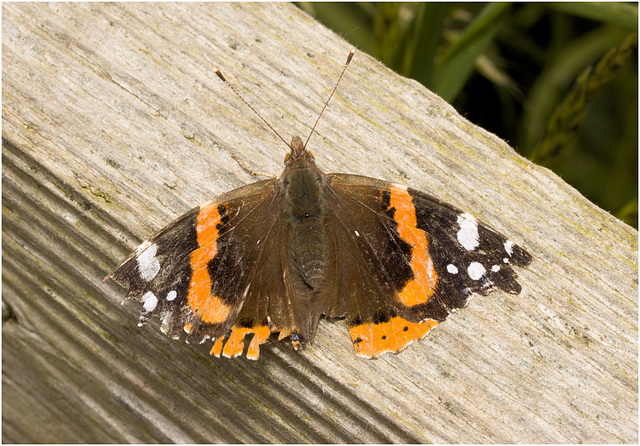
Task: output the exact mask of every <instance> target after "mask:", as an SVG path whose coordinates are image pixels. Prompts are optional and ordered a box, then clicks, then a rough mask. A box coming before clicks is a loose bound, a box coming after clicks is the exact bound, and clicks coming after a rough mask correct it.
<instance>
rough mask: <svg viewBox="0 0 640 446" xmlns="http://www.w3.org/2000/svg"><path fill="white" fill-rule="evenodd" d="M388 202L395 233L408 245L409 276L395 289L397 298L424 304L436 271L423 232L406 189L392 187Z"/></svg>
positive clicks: (430, 295) (410, 305) (435, 282)
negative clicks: (392, 216)
mask: <svg viewBox="0 0 640 446" xmlns="http://www.w3.org/2000/svg"><path fill="white" fill-rule="evenodd" d="M390 192H391V202H390V206H391V207H394V208H395V209H396V212H395V215H394V218H395V220H396V222H397V223H398V235H399V236H400V238H402V240H404V241H405V242H407V243H408V244H409V245H411V269H412V270H413V275H414V277H413V279H412V280H410V281H409V282H407V284H406V285H405V287H404V288H403V289H402V291H400V292H399V293H398V297H399V299H400V302H402V303H403V304H404V305H405V306H407V307H412V306H415V305H420V304H425V303H427V302H428V301H429V299H430V298H431V297H432V296H433V294H434V293H435V290H436V284H437V283H438V275H437V274H436V270H435V268H434V266H433V261H432V260H431V256H430V255H429V242H428V241H427V234H426V233H425V232H424V231H423V230H422V229H420V228H418V221H417V219H416V208H415V206H414V205H413V198H412V197H411V195H409V193H408V192H407V191H406V189H402V188H399V187H392V188H391V190H390Z"/></svg>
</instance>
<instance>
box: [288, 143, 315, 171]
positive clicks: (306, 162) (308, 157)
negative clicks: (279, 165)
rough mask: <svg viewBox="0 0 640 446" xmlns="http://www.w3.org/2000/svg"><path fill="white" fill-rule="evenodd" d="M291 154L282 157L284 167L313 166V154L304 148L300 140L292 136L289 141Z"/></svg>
mask: <svg viewBox="0 0 640 446" xmlns="http://www.w3.org/2000/svg"><path fill="white" fill-rule="evenodd" d="M289 147H290V148H291V152H290V153H287V154H286V155H285V156H284V165H285V166H287V167H294V166H295V167H308V166H311V165H313V164H315V161H314V159H315V158H314V157H313V154H312V153H311V152H309V151H307V149H306V148H305V147H304V144H303V143H302V139H300V137H299V136H297V135H296V136H294V137H293V138H292V139H291V145H290V146H289Z"/></svg>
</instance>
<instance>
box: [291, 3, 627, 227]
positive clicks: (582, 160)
mask: <svg viewBox="0 0 640 446" xmlns="http://www.w3.org/2000/svg"><path fill="white" fill-rule="evenodd" d="M297 5H298V7H300V8H301V9H303V10H305V11H307V12H308V13H309V14H311V15H313V16H314V17H316V18H317V19H318V20H319V21H321V22H322V23H324V24H325V25H326V26H327V27H329V28H331V29H333V30H334V31H336V32H337V33H339V34H340V35H342V36H343V37H344V38H346V39H347V40H348V41H350V42H351V43H352V44H353V45H354V46H355V47H357V48H358V49H359V50H361V51H364V52H367V53H369V54H371V55H373V56H374V57H376V58H377V59H379V60H381V61H382V62H383V63H385V64H386V65H387V66H388V67H390V68H392V69H393V70H395V71H396V72H398V73H400V74H402V75H404V76H407V77H411V78H414V79H416V80H418V81H420V82H421V83H422V84H423V85H425V86H426V87H427V88H429V89H430V90H432V91H433V92H435V93H437V94H438V95H440V96H441V97H442V98H443V99H445V100H446V101H448V102H449V103H451V104H452V105H453V106H454V107H455V108H456V109H457V110H458V112H459V113H461V114H462V115H463V116H465V117H466V118H467V119H469V120H470V121H472V122H474V123H475V124H477V125H479V126H481V127H483V128H485V129H487V130H489V131H491V132H493V133H495V134H496V135H498V136H500V137H501V138H503V139H504V140H506V141H508V142H509V143H510V144H511V145H512V146H513V147H515V148H516V149H517V150H518V151H519V152H520V153H521V154H522V155H524V156H526V157H529V158H530V159H532V160H534V161H535V162H536V163H538V164H541V165H544V166H547V167H549V168H551V169H552V170H554V171H555V172H556V173H557V174H558V175H560V176H561V177H563V178H564V179H565V180H566V181H567V182H568V183H570V184H572V185H573V186H574V187H576V188H577V189H578V190H580V191H581V193H582V194H584V195H585V196H586V197H588V198H589V199H590V200H592V201H593V202H594V203H596V204H597V205H599V206H600V207H602V208H604V209H606V210H608V211H609V212H611V213H613V214H614V215H616V216H617V217H618V218H620V219H622V220H623V221H625V222H627V223H628V224H630V225H633V226H635V227H636V228H637V227H638V53H637V42H638V36H637V29H638V4H637V3H440V2H437V3H298V4H297Z"/></svg>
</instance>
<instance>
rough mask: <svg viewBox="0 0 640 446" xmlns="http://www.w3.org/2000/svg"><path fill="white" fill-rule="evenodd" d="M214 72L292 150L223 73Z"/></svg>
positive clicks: (216, 70)
mask: <svg viewBox="0 0 640 446" xmlns="http://www.w3.org/2000/svg"><path fill="white" fill-rule="evenodd" d="M214 71H215V73H216V74H217V75H218V77H219V78H220V79H221V80H222V82H224V83H225V84H227V86H228V87H229V88H231V90H232V91H233V92H234V93H235V94H236V95H237V96H238V97H239V98H240V99H241V100H242V102H244V103H245V104H247V107H249V108H250V109H251V111H253V112H254V113H255V114H256V115H258V118H260V119H262V122H264V123H265V124H266V125H267V127H269V128H270V129H271V130H273V133H275V134H276V135H277V136H278V138H280V139H281V140H282V141H283V142H284V143H285V144H286V145H287V147H289V148H291V146H290V145H289V143H288V142H287V141H285V139H284V138H283V137H282V136H280V133H278V132H277V131H276V129H274V128H273V127H272V126H271V124H269V123H268V122H267V120H266V119H264V118H263V117H262V115H261V114H260V113H258V111H257V110H256V109H255V108H253V107H252V106H251V104H249V103H248V102H247V101H245V99H244V98H243V97H242V95H241V94H240V93H238V91H237V90H236V89H235V88H233V85H231V84H230V83H229V81H228V80H227V79H225V77H224V76H223V75H222V72H221V71H220V70H218V69H217V68H216V69H215V70H214Z"/></svg>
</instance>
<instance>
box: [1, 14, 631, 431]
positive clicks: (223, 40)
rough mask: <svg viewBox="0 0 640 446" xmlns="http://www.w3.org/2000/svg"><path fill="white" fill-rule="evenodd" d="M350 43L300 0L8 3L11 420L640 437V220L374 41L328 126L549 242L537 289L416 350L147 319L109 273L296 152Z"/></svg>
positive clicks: (363, 157)
mask: <svg viewBox="0 0 640 446" xmlns="http://www.w3.org/2000/svg"><path fill="white" fill-rule="evenodd" d="M349 49H350V47H349V46H348V45H347V44H346V43H345V42H344V41H343V40H342V39H340V38H339V37H338V36H335V35H334V34H332V33H331V32H330V31H328V30H326V29H325V28H323V27H322V26H321V25H319V24H317V23H316V22H314V21H313V20H312V19H310V18H309V17H307V16H306V15H304V14H303V13H301V12H300V11H298V10H297V9H295V8H294V7H292V6H290V5H286V4H211V3H208V4H192V3H187V4H123V3H111V4H102V3H86V4H63V3H54V4H38V3H19V4H18V3H14V4H11V3H5V4H3V55H2V57H3V128H2V132H3V441H5V442H15V441H26V442H76V441H82V442H155V441H163V442H185V441H191V442H214V441H215V442H231V441H247V442H249V441H251V442H312V441H313V442H348V441H365V442H382V441H385V442H410V441H418V442H423V441H424V442H428V441H433V442H489V441H491V442H531V441H534V442H607V443H622V442H637V441H638V434H637V403H638V400H637V390H638V389H637V353H638V350H637V334H638V333H637V320H638V319H637V280H636V279H637V232H636V231H635V230H633V229H632V228H630V227H628V226H626V225H624V224H623V223H621V222H620V221H618V220H616V219H615V218H613V217H611V216H610V215H608V214H607V213H606V212H604V211H602V210H600V209H598V208H597V207H596V206H594V205H593V204H591V203H590V202H589V201H588V200H586V199H585V198H584V197H582V196H581V195H580V194H578V193H577V192H576V191H575V190H573V189H572V188H571V187H570V186H568V185H566V184H565V183H564V182H562V181H561V180H560V179H559V178H558V177H556V176H555V175H554V174H552V173H551V172H549V171H548V170H546V169H542V168H539V167H536V166H535V165H532V164H531V163H529V162H527V161H525V160H523V159H522V158H520V157H518V156H517V155H516V154H515V153H514V152H513V151H512V150H511V149H510V148H509V147H508V146H507V145H506V144H505V143H504V142H503V141H500V140H499V139H498V138H496V137H495V136H494V135H491V134H488V133H487V132H485V131H483V130H482V129H479V128H477V127H475V126H473V125H472V124H471V123H469V122H467V121H465V120H464V119H463V118H461V117H460V116H459V115H458V114H457V113H456V112H455V111H454V110H453V109H452V108H451V107H450V106H449V105H447V104H446V103H444V102H443V101H442V100H440V99H439V98H438V97H437V96H435V95H433V94H432V93H430V92H429V91H427V90H426V89H424V88H423V87H421V86H420V85H418V84H417V83H415V82H413V81H409V80H406V79H404V78H402V77H400V76H397V75H396V74H394V73H392V72H390V71H389V70H387V69H386V68H384V67H383V66H381V65H380V64H379V63H378V62H376V61H375V60H373V59H372V58H370V57H368V56H366V55H365V54H361V53H357V54H356V58H355V59H354V62H353V63H352V65H351V67H350V68H349V71H348V72H347V75H346V76H345V79H344V80H343V82H342V84H341V85H340V88H339V91H338V93H337V94H336V97H335V99H334V100H333V102H332V103H331V105H330V108H329V109H328V110H327V112H326V114H325V117H323V120H322V122H321V124H320V125H319V127H318V134H317V135H316V136H314V138H313V139H312V141H311V147H313V149H312V150H313V151H314V154H315V155H316V158H317V160H318V164H319V165H320V166H321V167H322V168H324V170H325V171H334V172H335V171H345V172H350V173H358V174H365V175H369V176H375V177H379V178H383V179H387V180H391V181H395V182H399V183H404V184H410V185H412V186H414V187H416V188H418V189H421V190H424V191H427V192H430V193H432V194H434V195H437V196H439V197H441V198H443V199H446V200H448V201H450V202H452V203H453V204H455V205H457V206H459V207H461V208H463V209H465V210H466V211H468V212H470V213H472V214H474V215H476V216H478V217H479V218H481V219H483V220H485V221H486V222H488V223H489V224H490V225H492V226H494V227H495V228H496V229H498V230H500V231H501V232H504V233H506V234H509V236H510V237H511V238H513V239H514V240H515V241H516V242H517V243H519V244H522V245H523V246H525V247H526V248H527V249H528V250H529V251H530V252H531V253H532V254H533V255H534V261H533V263H532V264H531V266H530V267H529V268H528V269H526V270H520V271H519V276H520V281H521V283H522V284H523V292H522V293H521V294H520V295H518V296H513V295H508V294H504V293H499V292H494V293H492V294H491V295H489V296H486V297H483V298H480V299H476V300H474V301H472V303H471V304H470V305H469V307H468V308H466V309H464V310H462V311H460V312H458V313H456V314H455V315H453V316H452V317H450V318H449V320H448V321H447V322H446V323H444V324H442V325H441V326H440V327H438V328H437V330H435V331H434V332H433V333H431V334H430V335H429V337H428V338H427V339H425V340H424V341H422V342H420V343H416V344H413V345H411V346H410V347H409V348H407V349H406V350H405V351H404V352H403V353H401V354H400V355H393V356H389V355H387V356H384V357H382V358H380V359H378V360H375V361H367V360H362V359H356V357H355V356H354V355H353V351H352V348H351V342H350V339H349V337H348V335H347V333H346V330H345V328H344V324H343V323H342V322H341V321H323V322H321V324H320V329H319V333H318V335H317V338H316V342H315V344H314V345H312V346H309V347H308V348H306V349H305V350H304V351H303V352H302V353H299V352H294V351H292V349H291V347H290V346H288V345H284V344H282V345H281V344H273V345H269V346H266V347H264V348H263V349H262V351H261V359H260V360H259V361H258V362H250V361H247V360H235V361H230V360H217V359H215V358H211V357H209V356H208V350H209V346H207V345H203V346H190V345H186V344H184V343H181V342H174V341H171V340H169V339H168V338H166V337H164V336H163V335H162V334H161V333H159V331H158V330H156V328H157V324H155V327H154V326H152V325H154V324H150V325H148V326H145V327H144V328H142V329H138V328H137V326H136V322H137V316H138V311H139V304H136V303H134V302H127V303H126V304H125V305H124V306H121V305H120V302H121V299H122V296H123V295H124V290H122V289H119V288H118V287H117V286H116V285H115V284H113V283H110V282H103V281H102V278H103V277H104V276H105V275H106V273H107V272H108V271H110V269H111V268H113V267H114V266H115V265H116V263H117V261H118V260H120V259H121V258H123V257H124V256H125V255H126V254H128V252H129V251H130V250H131V249H133V248H134V247H135V246H136V245H137V244H138V243H139V242H140V241H141V240H142V239H144V238H146V237H148V236H150V235H151V234H152V233H154V232H155V231H156V230H158V229H160V228H161V227H162V226H164V225H165V224H167V223H168V222H170V221H171V220H172V219H173V218H175V217H177V216H179V215H180V214H181V213H183V212H184V211H186V210H188V209H189V208H191V207H193V206H195V205H196V204H198V203H200V202H203V201H205V200H207V199H209V198H211V197H213V196H214V195H217V194H219V193H222V192H224V191H227V190H230V189H232V188H235V187H238V186H241V185H243V184H247V183H249V182H251V181H254V179H253V178H252V177H251V176H250V175H248V174H247V173H246V172H245V171H244V170H243V169H242V168H241V167H240V166H239V164H238V163H237V162H236V161H235V160H234V159H233V158H232V155H234V156H236V157H237V158H238V159H240V160H242V161H243V162H244V163H245V164H248V165H249V166H251V168H253V169H255V170H256V171H266V172H273V174H279V173H280V171H281V169H282V158H283V156H284V154H285V152H286V147H284V145H283V144H282V143H281V142H280V141H279V140H278V139H277V138H276V137H275V136H274V135H273V133H271V132H270V131H268V130H267V129H265V128H264V125H263V124H262V123H261V122H260V121H259V120H258V118H256V117H255V115H253V114H251V113H250V112H249V111H248V110H247V109H246V107H245V106H244V104H242V103H241V102H240V101H239V100H238V99H237V98H236V97H235V96H234V95H233V94H232V93H231V92H230V91H229V90H228V89H227V88H226V87H225V86H224V85H223V84H222V83H221V82H220V81H219V80H218V79H217V78H216V77H215V75H214V74H213V68H215V67H220V68H221V69H222V70H223V71H224V72H225V74H226V76H227V78H228V79H229V80H230V81H231V82H233V83H234V84H235V85H236V86H237V88H238V89H240V90H241V91H242V93H243V95H244V96H245V97H246V98H247V100H248V101H250V102H251V103H252V104H253V105H254V106H255V107H256V108H257V109H259V110H260V111H261V113H262V114H263V115H264V116H265V118H266V119H268V120H269V121H270V122H271V123H272V124H273V125H274V127H276V128H277V129H278V130H279V131H280V132H281V133H282V134H283V136H285V137H286V138H287V139H288V138H290V136H291V134H293V133H300V134H303V135H306V134H307V132H308V129H309V127H310V125H312V124H313V121H314V119H315V117H316V115H317V113H318V111H319V110H320V108H321V106H322V102H323V101H324V100H325V99H326V97H327V95H328V92H329V91H330V89H331V88H332V87H333V84H334V82H335V79H336V76H337V74H338V72H339V70H340V68H341V65H342V63H343V61H344V58H345V56H346V54H347V52H348V50H349Z"/></svg>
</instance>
